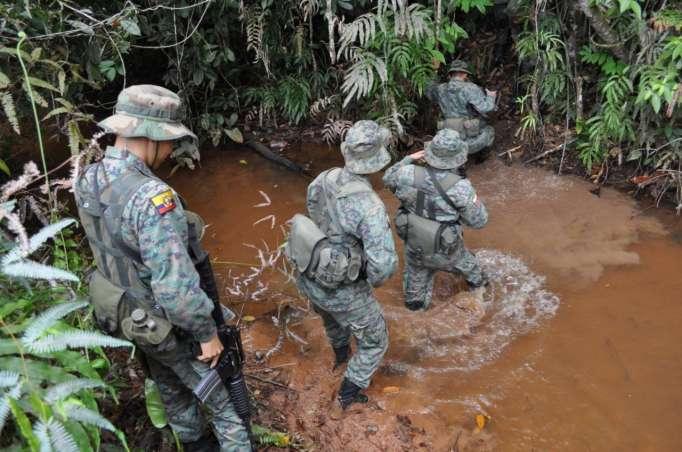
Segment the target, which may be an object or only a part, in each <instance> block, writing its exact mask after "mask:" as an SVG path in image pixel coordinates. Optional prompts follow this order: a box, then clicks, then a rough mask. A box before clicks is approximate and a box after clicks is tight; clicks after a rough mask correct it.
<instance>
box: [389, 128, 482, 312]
mask: <svg viewBox="0 0 682 452" xmlns="http://www.w3.org/2000/svg"><path fill="white" fill-rule="evenodd" d="M422 160H424V161H425V163H426V164H425V165H424V166H420V165H416V163H417V162H420V161H422ZM466 161H467V145H466V143H465V142H464V141H463V140H462V139H461V138H460V136H459V133H457V132H455V131H454V130H451V129H443V130H441V131H440V132H438V133H437V134H436V136H435V137H434V138H433V141H431V142H428V143H426V150H425V151H419V152H416V153H414V154H412V155H409V156H407V157H405V158H404V159H402V160H401V161H400V162H398V163H396V164H395V165H393V166H392V167H390V168H389V169H388V170H386V174H385V175H384V185H386V187H387V188H388V189H389V190H391V191H392V192H393V193H395V195H396V196H397V197H398V199H400V202H401V206H400V209H399V210H398V214H397V215H396V220H395V223H396V229H397V231H398V235H399V236H400V238H401V239H403V240H404V241H405V273H404V275H403V286H404V290H405V305H406V306H407V308H408V309H411V310H413V311H416V310H422V309H427V308H428V307H429V304H430V303H431V296H432V293H433V279H434V276H435V274H436V272H437V271H439V270H442V271H447V272H451V273H460V274H462V275H463V276H464V278H465V279H466V281H467V283H468V284H469V287H470V288H472V289H474V288H479V287H482V286H484V285H486V284H487V278H486V276H485V274H484V273H483V271H482V270H481V267H480V265H479V263H478V261H477V259H476V257H475V256H474V255H473V254H471V252H469V250H467V249H466V247H465V246H464V240H463V238H462V225H466V226H469V227H472V228H476V229H478V228H482V227H483V226H485V224H486V223H487V221H488V212H487V211H486V209H485V206H484V205H483V203H482V202H481V201H480V199H478V196H477V195H476V191H475V190H474V187H473V186H472V185H471V182H469V179H467V178H466V177H464V176H463V175H460V174H458V171H457V170H458V169H459V168H460V167H461V166H462V165H464V163H466Z"/></svg>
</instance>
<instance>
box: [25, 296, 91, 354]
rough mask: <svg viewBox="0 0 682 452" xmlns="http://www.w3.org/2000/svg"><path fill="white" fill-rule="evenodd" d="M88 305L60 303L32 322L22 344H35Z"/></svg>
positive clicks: (82, 302) (86, 303)
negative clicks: (51, 329)
mask: <svg viewBox="0 0 682 452" xmlns="http://www.w3.org/2000/svg"><path fill="white" fill-rule="evenodd" d="M87 305H88V302H87V301H80V302H74V301H72V302H67V303H60V304H58V305H55V306H52V307H51V308H49V309H48V310H47V311H45V312H43V313H42V314H40V315H39V316H38V317H36V318H35V320H33V321H32V322H31V324H30V325H29V326H28V328H26V331H24V335H23V336H22V338H21V342H22V343H23V344H24V345H28V344H31V343H33V342H34V341H35V340H36V339H38V337H40V336H41V335H42V334H43V333H44V332H45V331H47V329H48V328H50V327H51V326H52V325H54V324H55V323H57V321H59V320H61V319H63V318H64V317H66V316H67V315H69V314H71V313H72V312H73V311H76V310H78V309H82V308H84V307H86V306H87Z"/></svg>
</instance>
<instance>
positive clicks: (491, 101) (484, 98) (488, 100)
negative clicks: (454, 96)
mask: <svg viewBox="0 0 682 452" xmlns="http://www.w3.org/2000/svg"><path fill="white" fill-rule="evenodd" d="M466 96H467V101H468V102H469V104H470V105H471V106H472V107H474V108H475V109H476V111H478V112H479V113H488V112H491V111H493V110H494V109H495V96H488V95H487V94H486V93H485V91H483V89H481V87H479V86H477V85H474V84H473V83H472V84H470V86H468V87H467V88H466Z"/></svg>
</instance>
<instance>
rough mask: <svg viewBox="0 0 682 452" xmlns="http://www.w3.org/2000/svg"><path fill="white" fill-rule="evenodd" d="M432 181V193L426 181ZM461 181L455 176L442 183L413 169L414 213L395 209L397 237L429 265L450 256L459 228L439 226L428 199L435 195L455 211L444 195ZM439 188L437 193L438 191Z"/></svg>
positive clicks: (418, 169) (441, 224) (447, 224)
mask: <svg viewBox="0 0 682 452" xmlns="http://www.w3.org/2000/svg"><path fill="white" fill-rule="evenodd" d="M427 177H429V178H431V179H432V182H433V184H434V185H436V187H437V193H433V192H432V191H431V189H430V187H428V186H427V185H426V178H427ZM461 179H462V178H461V177H460V176H459V175H457V174H454V173H452V174H449V175H448V176H446V177H445V178H444V179H442V180H441V181H438V180H437V179H435V178H434V177H432V176H429V175H428V172H427V169H426V168H424V167H421V166H415V167H414V188H415V189H416V190H417V197H416V202H415V206H414V211H413V212H412V211H410V210H409V209H408V207H407V206H405V205H404V204H403V205H401V206H400V208H399V209H398V213H397V214H396V217H395V226H396V230H397V232H398V236H399V237H400V238H401V239H403V241H405V243H406V244H407V245H408V247H409V250H410V251H411V252H412V254H413V255H414V256H416V257H418V258H420V259H422V260H423V261H424V263H428V262H431V261H433V260H434V259H435V258H436V257H437V256H443V255H448V254H450V253H451V252H452V251H453V250H454V248H455V245H457V242H458V240H459V234H460V232H459V226H458V224H459V223H458V222H457V221H452V222H447V223H442V222H439V221H437V220H436V214H435V203H434V202H433V201H432V200H431V198H433V197H434V195H438V196H440V197H441V198H443V199H444V200H445V201H446V202H447V203H448V204H450V205H451V206H452V207H453V209H454V211H455V213H456V212H457V210H456V207H455V206H454V202H453V201H452V199H450V198H449V196H448V195H447V191H448V190H449V189H451V188H452V187H454V186H455V184H457V182H459V181H460V180H461ZM438 186H440V190H438Z"/></svg>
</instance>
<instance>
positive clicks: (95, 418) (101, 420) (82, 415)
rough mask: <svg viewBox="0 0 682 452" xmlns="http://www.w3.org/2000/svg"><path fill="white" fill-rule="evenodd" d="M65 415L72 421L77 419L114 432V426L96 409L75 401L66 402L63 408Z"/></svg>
mask: <svg viewBox="0 0 682 452" xmlns="http://www.w3.org/2000/svg"><path fill="white" fill-rule="evenodd" d="M64 412H65V414H66V417H67V418H68V419H70V420H73V421H78V422H81V423H83V424H87V425H94V426H95V427H98V428H101V429H105V430H109V431H110V432H115V431H116V427H114V425H113V424H112V423H111V422H109V420H108V419H106V418H105V417H104V416H102V415H101V414H99V413H98V412H97V411H94V410H91V409H89V408H86V407H84V406H82V405H79V404H76V403H70V404H67V405H66V407H65V408H64Z"/></svg>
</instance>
